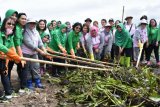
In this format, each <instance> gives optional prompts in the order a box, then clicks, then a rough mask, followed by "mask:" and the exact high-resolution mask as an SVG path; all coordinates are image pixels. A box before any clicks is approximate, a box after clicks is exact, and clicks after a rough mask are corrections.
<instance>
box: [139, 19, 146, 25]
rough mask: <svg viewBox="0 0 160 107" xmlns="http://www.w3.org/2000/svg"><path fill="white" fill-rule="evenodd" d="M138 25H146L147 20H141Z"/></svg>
mask: <svg viewBox="0 0 160 107" xmlns="http://www.w3.org/2000/svg"><path fill="white" fill-rule="evenodd" d="M140 24H146V25H147V24H148V22H147V20H146V19H142V20H141V21H140Z"/></svg>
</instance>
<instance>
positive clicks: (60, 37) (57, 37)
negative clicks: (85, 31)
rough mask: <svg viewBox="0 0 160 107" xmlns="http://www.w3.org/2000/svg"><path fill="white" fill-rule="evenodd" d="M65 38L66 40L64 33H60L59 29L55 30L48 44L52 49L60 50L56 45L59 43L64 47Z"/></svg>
mask: <svg viewBox="0 0 160 107" xmlns="http://www.w3.org/2000/svg"><path fill="white" fill-rule="evenodd" d="M66 40H67V37H66V33H62V32H61V31H60V30H56V31H55V32H54V33H53V34H52V39H51V41H50V43H49V45H48V46H49V47H50V48H51V49H53V50H54V51H57V52H60V49H59V47H58V46H59V45H61V46H62V47H64V48H65V46H66Z"/></svg>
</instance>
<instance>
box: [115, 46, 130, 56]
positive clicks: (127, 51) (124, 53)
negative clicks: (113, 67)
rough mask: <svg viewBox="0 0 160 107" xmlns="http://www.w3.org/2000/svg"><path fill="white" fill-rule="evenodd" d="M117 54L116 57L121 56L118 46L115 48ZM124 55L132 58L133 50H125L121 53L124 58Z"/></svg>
mask: <svg viewBox="0 0 160 107" xmlns="http://www.w3.org/2000/svg"><path fill="white" fill-rule="evenodd" d="M115 54H116V56H118V55H119V47H118V46H116V47H115ZM124 55H125V56H126V57H130V58H132V48H124V49H123V51H122V53H121V56H124Z"/></svg>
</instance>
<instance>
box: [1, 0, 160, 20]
mask: <svg viewBox="0 0 160 107" xmlns="http://www.w3.org/2000/svg"><path fill="white" fill-rule="evenodd" d="M123 6H125V11H124V17H126V16H133V22H134V23H138V22H139V19H140V17H141V16H142V15H147V16H148V18H149V19H151V18H155V19H156V20H157V21H158V22H159V21H160V13H159V12H160V1H159V0H0V16H1V17H2V18H4V15H5V12H6V11H7V10H8V9H14V10H17V11H18V12H25V13H26V14H27V17H28V18H34V19H36V20H39V19H47V21H48V22H49V21H51V20H57V21H59V20H61V21H62V23H64V22H66V21H70V22H71V23H75V22H81V23H83V22H84V20H85V19H86V18H91V19H92V20H93V21H95V20H97V21H98V22H100V20H101V19H103V18H104V19H107V20H108V19H109V18H113V19H114V20H117V19H119V20H122V9H123Z"/></svg>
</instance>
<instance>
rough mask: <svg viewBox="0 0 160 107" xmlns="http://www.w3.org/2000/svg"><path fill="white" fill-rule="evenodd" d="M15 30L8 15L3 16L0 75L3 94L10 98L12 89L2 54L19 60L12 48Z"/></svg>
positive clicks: (16, 60)
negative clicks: (6, 16)
mask: <svg viewBox="0 0 160 107" xmlns="http://www.w3.org/2000/svg"><path fill="white" fill-rule="evenodd" d="M14 31H15V22H14V21H13V20H12V19H11V18H10V17H9V18H5V19H4V21H3V23H2V27H1V31H0V51H1V55H0V56H1V58H0V75H1V82H2V84H3V87H4V91H5V96H4V98H7V99H10V98H12V95H11V94H12V90H11V86H10V82H9V78H8V74H7V69H8V68H7V66H8V65H7V64H8V63H7V61H6V59H4V58H5V56H4V55H6V56H7V57H8V58H9V59H10V60H14V61H15V62H16V63H19V62H20V61H21V58H20V57H19V56H18V55H17V54H16V51H15V48H14V42H13V37H14V33H15V32H14ZM2 58H3V59H2Z"/></svg>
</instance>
